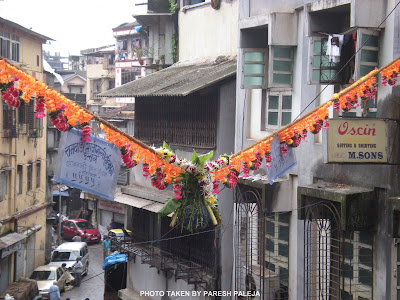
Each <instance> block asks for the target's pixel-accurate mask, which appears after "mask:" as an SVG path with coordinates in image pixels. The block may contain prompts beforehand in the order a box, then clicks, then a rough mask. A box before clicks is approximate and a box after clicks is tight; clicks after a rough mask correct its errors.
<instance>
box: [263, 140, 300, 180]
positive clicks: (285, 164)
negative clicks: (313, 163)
mask: <svg viewBox="0 0 400 300" xmlns="http://www.w3.org/2000/svg"><path fill="white" fill-rule="evenodd" d="M271 156H272V162H271V167H266V171H267V175H268V182H269V184H273V183H274V181H275V180H276V179H277V178H279V177H281V176H282V175H283V174H285V173H286V172H288V171H289V170H290V169H291V168H293V167H295V166H296V165H297V161H296V156H295V155H294V148H292V147H290V146H288V152H287V155H286V156H285V157H283V156H282V155H281V146H280V141H279V137H277V136H275V138H274V139H273V141H272V142H271Z"/></svg>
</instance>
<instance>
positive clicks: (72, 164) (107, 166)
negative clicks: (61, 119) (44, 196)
mask: <svg viewBox="0 0 400 300" xmlns="http://www.w3.org/2000/svg"><path fill="white" fill-rule="evenodd" d="M81 138H82V135H81V134H80V132H79V131H78V130H76V129H71V130H70V131H67V132H63V133H62V134H61V140H60V146H59V152H58V157H57V164H56V166H55V170H54V177H53V181H56V182H60V183H63V184H65V185H68V186H71V187H74V188H78V189H81V190H83V191H86V192H89V193H91V194H94V195H97V196H100V197H103V198H105V199H109V200H114V193H115V188H116V185H117V179H118V174H119V169H120V162H121V153H120V150H119V148H118V147H117V146H115V145H113V144H110V143H108V142H106V141H104V140H102V139H100V138H97V137H95V136H93V135H91V136H90V138H91V140H92V141H91V142H82V141H81Z"/></svg>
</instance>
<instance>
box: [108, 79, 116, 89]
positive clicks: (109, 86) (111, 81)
mask: <svg viewBox="0 0 400 300" xmlns="http://www.w3.org/2000/svg"><path fill="white" fill-rule="evenodd" d="M113 88H115V80H114V79H109V80H108V89H109V90H111V89H113Z"/></svg>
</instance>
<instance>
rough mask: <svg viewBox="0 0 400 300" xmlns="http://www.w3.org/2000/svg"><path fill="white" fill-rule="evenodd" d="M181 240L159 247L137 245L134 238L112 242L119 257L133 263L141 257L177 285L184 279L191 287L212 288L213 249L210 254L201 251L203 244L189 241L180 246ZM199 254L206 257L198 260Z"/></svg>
mask: <svg viewBox="0 0 400 300" xmlns="http://www.w3.org/2000/svg"><path fill="white" fill-rule="evenodd" d="M178 240H180V239H176V240H166V241H162V242H160V243H158V244H159V245H153V244H149V243H141V242H137V241H138V240H137V239H135V238H134V237H133V238H131V237H126V238H124V239H116V238H112V239H111V248H112V249H115V250H116V251H118V252H120V253H126V254H128V259H129V260H132V259H133V261H134V262H135V261H136V256H139V257H140V258H141V263H142V264H148V265H149V266H150V268H156V269H157V272H158V273H160V271H164V272H165V274H166V276H167V277H168V278H173V277H174V278H175V281H176V280H178V279H182V280H184V281H186V282H187V283H188V284H194V285H200V286H203V287H204V288H207V287H209V286H210V284H211V285H212V286H213V285H214V284H215V280H216V279H215V278H216V268H215V266H216V263H215V262H214V260H215V251H214V249H210V251H209V252H205V251H204V249H200V248H201V246H200V244H203V245H204V243H203V242H202V241H201V240H200V242H197V243H196V244H187V238H182V240H181V241H179V242H178V243H177V241H178ZM192 241H194V240H192ZM171 242H173V243H174V249H171V248H170V247H171V246H172V245H171ZM178 244H179V245H178ZM184 244H186V246H185V245H184ZM189 248H190V249H192V250H193V249H195V248H197V249H198V250H199V251H190V249H189ZM174 250H175V251H174ZM183 250H184V251H183ZM187 250H189V251H188V252H186V251H187ZM179 251H180V253H179ZM200 252H201V253H203V254H204V255H202V256H204V257H201V256H199V253H200ZM181 253H182V254H183V253H184V255H181ZM206 257H207V259H206ZM213 258H214V259H213ZM200 261H204V263H203V264H202V263H200Z"/></svg>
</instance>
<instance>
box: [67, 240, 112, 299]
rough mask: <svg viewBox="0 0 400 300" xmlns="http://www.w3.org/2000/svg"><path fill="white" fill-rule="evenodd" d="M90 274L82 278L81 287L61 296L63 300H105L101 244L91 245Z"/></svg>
mask: <svg viewBox="0 0 400 300" xmlns="http://www.w3.org/2000/svg"><path fill="white" fill-rule="evenodd" d="M89 256H90V264H89V273H88V275H86V276H83V277H82V282H81V285H80V286H79V287H74V288H73V289H72V290H70V291H67V292H65V293H62V294H61V300H65V299H67V298H70V299H71V300H85V299H86V298H89V299H90V300H102V299H104V271H103V269H102V266H103V264H104V256H103V247H102V246H101V243H99V244H89Z"/></svg>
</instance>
